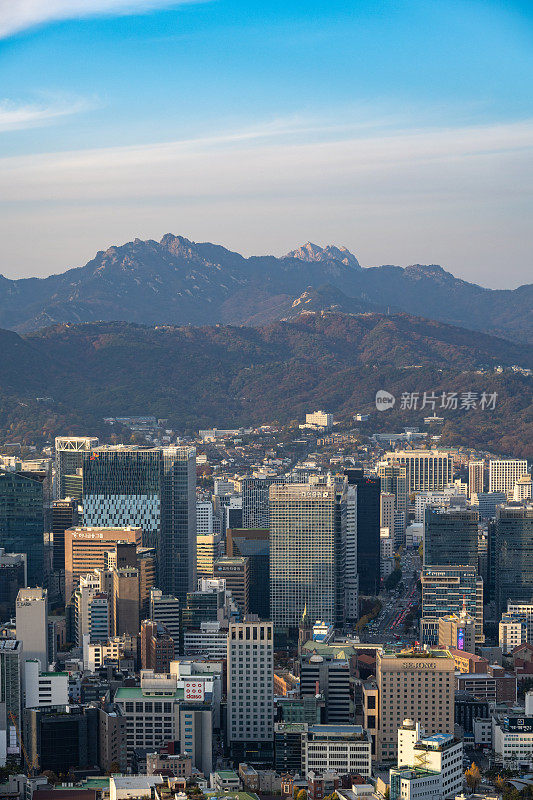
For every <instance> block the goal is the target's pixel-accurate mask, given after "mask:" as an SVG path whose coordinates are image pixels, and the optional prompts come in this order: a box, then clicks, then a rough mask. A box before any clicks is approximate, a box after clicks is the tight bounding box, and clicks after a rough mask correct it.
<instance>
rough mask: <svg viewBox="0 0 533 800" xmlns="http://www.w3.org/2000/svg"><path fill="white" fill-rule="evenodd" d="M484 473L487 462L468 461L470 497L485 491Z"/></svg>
mask: <svg viewBox="0 0 533 800" xmlns="http://www.w3.org/2000/svg"><path fill="white" fill-rule="evenodd" d="M484 475H485V463H484V462H483V461H469V462H468V497H472V495H473V494H481V493H482V492H483V489H484Z"/></svg>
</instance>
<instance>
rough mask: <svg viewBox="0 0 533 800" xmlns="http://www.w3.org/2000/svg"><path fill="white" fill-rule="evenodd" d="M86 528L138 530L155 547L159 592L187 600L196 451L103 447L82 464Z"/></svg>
mask: <svg viewBox="0 0 533 800" xmlns="http://www.w3.org/2000/svg"><path fill="white" fill-rule="evenodd" d="M83 518H84V525H86V526H92V527H94V526H97V527H110V526H119V527H122V526H128V525H134V526H138V527H140V528H142V530H143V544H144V545H145V546H148V547H155V548H156V550H157V555H158V580H159V584H160V586H161V588H162V589H163V590H164V591H165V592H168V593H170V594H174V595H176V596H177V597H179V598H181V599H185V596H186V594H187V592H188V591H190V590H192V589H193V588H194V587H195V584H196V452H195V449H194V448H192V447H165V448H139V447H133V446H131V447H129V446H128V447H126V446H122V445H121V446H117V447H99V448H97V449H95V450H93V451H91V452H90V453H85V454H84V459H83Z"/></svg>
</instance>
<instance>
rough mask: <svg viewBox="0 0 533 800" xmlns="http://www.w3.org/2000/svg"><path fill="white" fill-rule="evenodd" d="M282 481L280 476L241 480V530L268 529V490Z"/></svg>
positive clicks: (283, 479)
mask: <svg viewBox="0 0 533 800" xmlns="http://www.w3.org/2000/svg"><path fill="white" fill-rule="evenodd" d="M284 481H285V478H282V477H280V476H274V477H268V478H267V477H262V478H243V479H242V481H241V491H242V527H243V528H268V527H270V521H269V520H270V517H269V490H270V487H271V486H272V485H273V484H276V483H284Z"/></svg>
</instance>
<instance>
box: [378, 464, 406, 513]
mask: <svg viewBox="0 0 533 800" xmlns="http://www.w3.org/2000/svg"><path fill="white" fill-rule="evenodd" d="M376 471H377V474H378V475H379V477H380V479H381V491H382V492H386V493H387V494H393V495H394V510H395V511H403V514H404V516H406V515H407V502H408V499H409V494H408V491H407V468H406V467H405V465H404V464H400V463H399V462H398V461H380V462H379V464H378V465H377V469H376Z"/></svg>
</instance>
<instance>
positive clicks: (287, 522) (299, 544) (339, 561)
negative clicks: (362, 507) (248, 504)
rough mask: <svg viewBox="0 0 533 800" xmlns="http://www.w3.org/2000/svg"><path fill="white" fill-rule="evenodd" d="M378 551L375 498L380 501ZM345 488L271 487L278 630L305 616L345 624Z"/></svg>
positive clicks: (273, 610)
mask: <svg viewBox="0 0 533 800" xmlns="http://www.w3.org/2000/svg"><path fill="white" fill-rule="evenodd" d="M377 513H378V520H377V521H378V548H379V497H378V512H377ZM345 538H346V484H345V483H344V484H342V485H341V484H337V485H336V484H335V483H334V482H333V481H331V480H330V481H329V482H328V483H327V484H326V483H320V484H318V483H317V484H296V483H294V484H273V485H272V486H271V488H270V605H271V618H272V620H273V622H274V626H275V627H276V628H277V629H293V630H295V629H297V628H298V626H299V624H300V622H301V620H302V618H303V616H304V614H305V615H306V616H307V618H308V619H309V620H311V622H315V621H316V620H317V619H321V620H323V621H324V622H326V623H327V624H333V625H338V626H339V627H341V626H342V624H343V621H344V604H345V597H344V592H345V587H344V569H345Z"/></svg>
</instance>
